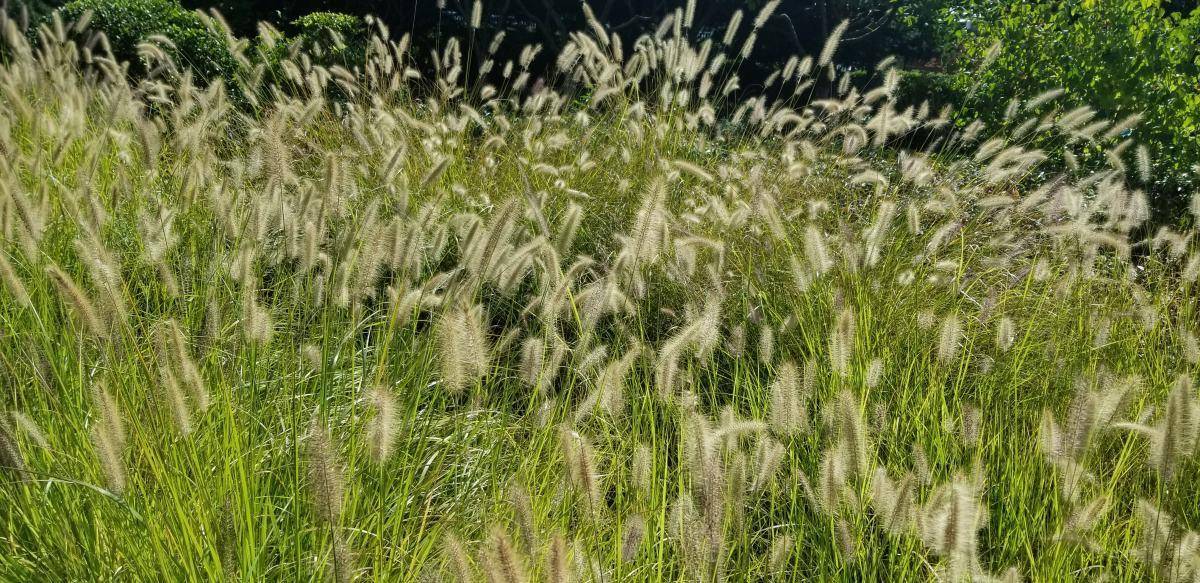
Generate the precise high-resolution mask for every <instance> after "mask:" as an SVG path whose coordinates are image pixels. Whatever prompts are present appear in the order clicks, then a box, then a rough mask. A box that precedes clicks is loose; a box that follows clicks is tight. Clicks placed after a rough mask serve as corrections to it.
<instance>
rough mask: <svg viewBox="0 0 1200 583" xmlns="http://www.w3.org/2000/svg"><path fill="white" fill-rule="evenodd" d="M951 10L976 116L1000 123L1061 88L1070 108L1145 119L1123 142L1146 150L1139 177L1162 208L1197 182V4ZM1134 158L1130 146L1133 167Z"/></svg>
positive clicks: (962, 77) (1114, 2) (1075, 1)
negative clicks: (1015, 106)
mask: <svg viewBox="0 0 1200 583" xmlns="http://www.w3.org/2000/svg"><path fill="white" fill-rule="evenodd" d="M946 14H947V15H948V17H949V19H950V20H951V24H952V30H954V31H955V32H956V36H957V39H956V40H957V43H956V44H957V47H958V50H960V51H961V53H960V61H959V62H958V63H957V73H956V77H957V85H958V87H959V88H960V89H962V90H964V91H967V92H969V93H970V98H969V100H968V101H967V102H966V104H965V105H966V106H967V107H968V108H969V110H970V111H969V112H968V113H969V114H970V115H978V116H982V117H984V118H988V119H991V120H992V121H1001V120H1002V119H1003V117H1004V115H1005V112H1006V111H1007V110H1008V103H1009V102H1010V101H1011V100H1013V99H1018V98H1029V97H1032V96H1034V95H1037V94H1038V93H1041V92H1043V91H1046V90H1049V89H1053V88H1062V89H1064V90H1065V94H1064V96H1063V99H1064V100H1065V101H1064V103H1067V102H1070V103H1071V106H1077V105H1082V104H1086V105H1090V106H1092V107H1094V108H1096V109H1097V110H1098V111H1099V113H1100V114H1101V115H1105V116H1107V117H1110V118H1121V117H1124V116H1127V115H1133V114H1140V115H1141V116H1142V120H1141V122H1140V124H1138V126H1137V127H1136V128H1135V129H1133V130H1132V131H1131V132H1130V133H1129V134H1128V136H1122V137H1129V138H1132V139H1133V140H1135V141H1136V142H1137V143H1139V144H1143V145H1146V146H1147V147H1148V148H1149V150H1150V152H1151V154H1152V160H1151V164H1150V166H1151V172H1150V173H1149V174H1150V175H1149V176H1146V177H1142V178H1144V179H1148V180H1144V182H1145V186H1147V187H1148V189H1149V191H1150V192H1151V193H1152V194H1153V195H1154V197H1155V198H1156V201H1155V202H1156V206H1158V207H1159V208H1160V209H1163V208H1166V207H1170V206H1172V203H1173V202H1177V201H1180V200H1183V198H1184V197H1183V196H1181V195H1180V193H1181V190H1185V191H1190V189H1191V188H1194V186H1195V185H1196V184H1197V183H1198V180H1197V176H1196V173H1197V169H1196V168H1195V165H1196V164H1197V163H1198V162H1200V137H1198V131H1200V53H1198V51H1197V47H1196V44H1195V41H1196V38H1197V37H1198V35H1200V8H1195V9H1186V8H1183V7H1182V3H1175V4H1172V3H1169V2H1163V1H1162V0H1068V1H1066V2H1060V1H1034V2H996V1H992V0H982V1H975V2H965V3H960V5H959V6H957V7H954V8H953V9H948V10H947V11H946ZM1067 107H1068V108H1069V107H1070V106H1067ZM1018 121H1019V120H1018ZM1135 152H1136V148H1129V149H1128V150H1127V157H1128V160H1127V161H1128V163H1129V165H1130V168H1131V169H1135V168H1136V167H1137V165H1138V161H1137V160H1136V159H1135V158H1136V155H1135ZM1131 174H1132V175H1137V174H1139V172H1136V171H1134V172H1131Z"/></svg>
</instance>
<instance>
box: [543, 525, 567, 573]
mask: <svg viewBox="0 0 1200 583" xmlns="http://www.w3.org/2000/svg"><path fill="white" fill-rule="evenodd" d="M567 555H568V553H567V541H566V539H564V538H563V535H562V534H561V533H557V532H556V533H554V535H553V536H551V537H550V544H549V547H548V548H547V549H546V566H545V573H546V581H548V582H549V583H570V581H571V576H572V572H571V568H570V567H569V566H568V564H569V557H568V556H567Z"/></svg>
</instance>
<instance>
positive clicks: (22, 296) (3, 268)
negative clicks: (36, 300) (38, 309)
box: [0, 252, 33, 309]
mask: <svg viewBox="0 0 1200 583" xmlns="http://www.w3.org/2000/svg"><path fill="white" fill-rule="evenodd" d="M0 281H2V282H3V283H4V287H5V288H6V289H7V290H8V295H10V296H12V299H13V301H14V302H16V304H17V305H18V306H21V307H22V308H26V309H28V308H32V307H33V302H31V301H30V300H29V292H28V291H26V289H25V284H24V283H23V282H22V281H21V277H20V276H19V275H17V272H16V270H15V269H13V266H12V264H11V263H9V262H8V257H6V256H5V254H4V253H2V252H0Z"/></svg>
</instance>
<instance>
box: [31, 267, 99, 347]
mask: <svg viewBox="0 0 1200 583" xmlns="http://www.w3.org/2000/svg"><path fill="white" fill-rule="evenodd" d="M46 275H47V276H49V277H50V281H51V282H53V283H54V287H55V288H57V289H58V293H59V295H60V296H61V297H62V299H63V301H64V302H65V303H66V304H67V305H68V306H70V307H71V310H72V311H73V312H74V313H75V316H76V317H77V318H79V320H80V321H81V322H82V324H83V325H84V327H85V328H87V329H88V331H90V332H91V333H92V334H93V335H95V336H96V337H98V338H106V337H108V328H107V327H105V326H104V324H103V323H102V322H101V321H100V316H99V315H98V314H97V312H96V306H95V304H93V303H92V300H91V299H90V298H88V296H87V294H85V293H84V292H83V290H82V289H80V287H79V285H78V284H76V283H75V280H74V279H72V278H71V276H70V275H68V274H67V273H66V272H65V271H63V270H61V269H59V268H58V266H57V265H51V266H50V267H47V268H46Z"/></svg>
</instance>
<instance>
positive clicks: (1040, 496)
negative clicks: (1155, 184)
mask: <svg viewBox="0 0 1200 583" xmlns="http://www.w3.org/2000/svg"><path fill="white" fill-rule="evenodd" d="M85 1H88V0H85ZM97 1H99V0H97ZM156 1H158V0H156ZM163 1H165V0H163ZM80 6H82V5H80ZM777 8H778V5H777V4H776V3H768V4H765V5H764V6H763V7H762V10H761V11H758V12H745V13H737V16H734V17H732V19H731V21H730V22H729V23H728V25H727V26H722V27H720V28H719V29H718V30H717V31H716V32H715V33H713V34H711V35H708V36H706V38H703V39H698V38H697V37H698V36H699V35H698V34H697V33H696V30H695V27H696V22H695V21H694V16H695V14H696V13H697V12H698V9H697V7H696V3H695V2H693V3H690V4H688V5H686V6H684V7H681V8H680V10H679V11H677V12H674V13H672V14H671V15H670V16H669V17H668V18H667V19H666V20H664V21H662V22H661V23H659V24H657V25H655V26H652V27H650V30H649V32H648V33H647V34H645V35H642V36H640V37H636V39H627V38H624V37H622V36H620V35H614V34H612V31H611V30H609V29H608V28H606V26H605V24H604V23H602V22H600V21H599V20H597V19H595V18H589V17H587V16H586V15H588V14H591V12H590V11H585V12H584V14H585V18H584V20H583V22H582V25H583V27H582V28H580V29H578V30H576V31H575V32H574V33H573V34H570V35H569V36H568V37H567V38H568V39H569V40H568V41H567V42H565V43H564V45H563V46H562V47H561V50H559V51H556V52H554V53H552V54H550V55H548V56H546V55H542V56H539V54H538V52H539V50H541V51H545V50H546V49H545V48H544V47H543V48H541V49H539V48H537V47H534V46H523V47H517V48H504V47H505V46H506V45H505V43H506V42H509V40H507V39H506V38H504V35H501V34H489V33H487V32H485V31H484V29H483V24H484V22H483V21H484V18H483V12H482V9H475V10H471V11H470V12H469V15H468V16H467V21H466V26H467V30H468V32H467V34H466V35H465V36H463V37H461V38H450V39H446V40H444V42H443V43H442V45H441V47H440V48H439V50H437V51H436V52H435V53H433V54H432V55H430V54H428V53H426V52H414V51H413V50H410V49H411V47H412V46H413V45H412V42H413V41H412V37H410V36H408V35H403V36H402V37H401V38H399V39H394V38H392V37H391V35H390V33H389V32H388V27H387V26H386V25H385V24H384V23H382V22H381V21H379V20H377V19H373V18H366V19H361V20H357V19H353V18H349V17H345V16H339V15H335V14H317V15H314V16H309V17H303V18H299V17H297V18H299V20H296V19H295V18H293V20H295V23H294V26H295V27H296V31H297V32H294V33H289V34H297V35H299V36H300V37H302V41H300V42H287V41H285V40H283V39H282V38H281V37H282V35H281V33H279V32H278V31H277V30H275V29H273V28H272V27H268V26H264V27H261V28H260V32H259V34H258V36H257V37H255V38H253V39H244V38H241V37H239V36H238V35H237V34H235V32H234V31H233V30H232V29H230V28H226V27H225V25H224V24H223V22H222V21H221V20H220V19H213V18H208V17H203V16H200V15H197V14H195V13H186V14H187V15H189V16H188V18H192V17H194V18H195V19H196V21H195V23H198V26H200V29H198V30H203V33H204V34H205V35H212V38H216V39H220V41H221V43H222V46H223V49H224V50H225V51H227V52H228V56H229V62H228V63H229V64H228V68H227V69H223V70H222V73H221V74H220V75H213V76H208V77H203V76H202V75H200V74H199V72H198V71H197V70H196V69H193V68H189V66H188V61H187V60H186V59H185V58H183V57H182V56H181V55H182V53H180V52H178V50H179V49H181V47H182V45H181V43H179V42H169V40H170V39H166V38H163V37H160V36H153V35H152V36H150V37H147V38H145V39H142V40H140V41H138V42H137V43H135V44H134V47H133V51H134V52H133V54H134V55H135V57H134V58H135V59H136V60H137V61H138V63H139V65H138V66H139V67H140V69H138V70H132V69H131V68H127V67H125V66H123V65H122V63H121V59H122V58H121V57H120V56H119V55H118V54H116V51H117V49H116V46H115V45H114V43H113V42H112V41H111V40H110V39H108V38H107V36H105V35H101V34H98V33H97V31H96V30H95V29H91V28H89V27H88V26H87V24H88V23H87V22H70V21H64V20H63V19H62V18H63V14H73V13H71V12H70V10H72V9H71V8H68V9H64V10H63V11H62V12H55V13H52V14H50V15H49V16H48V17H47V19H48V20H47V22H46V23H45V24H43V25H42V26H41V27H40V28H39V29H38V30H37V31H31V30H25V29H23V28H22V26H21V25H20V23H19V22H18V20H15V19H8V18H5V19H4V20H2V21H0V32H2V34H3V49H2V50H0V55H3V59H2V60H0V235H2V240H0V387H2V390H0V411H3V414H2V415H0V476H2V477H3V480H2V481H0V509H3V512H0V549H2V550H0V579H3V580H19V581H24V580H64V581H65V580H136V581H143V580H145V581H159V580H196V581H210V580H226V581H234V580H240V581H260V580H312V579H334V580H337V581H350V580H355V579H359V580H381V581H409V580H430V579H432V580H441V579H445V580H459V581H473V580H477V579H481V578H486V579H487V580H490V581H503V582H515V581H529V580H549V581H555V582H558V581H646V580H650V581H656V580H677V581H679V580H685V581H701V580H702V581H715V580H726V579H730V580H926V579H939V580H952V581H960V580H975V581H991V580H1005V581H1017V580H1025V579H1030V580H1039V581H1040V580H1070V579H1075V578H1089V579H1091V578H1097V579H1099V578H1101V577H1107V578H1110V579H1113V580H1143V579H1158V580H1163V581H1191V580H1195V579H1196V578H1197V577H1198V576H1200V534H1198V531H1200V503H1198V502H1200V500H1198V495H1200V488H1198V486H1200V463H1197V455H1196V454H1197V452H1198V451H1200V394H1198V393H1197V389H1196V387H1195V382H1196V376H1197V371H1198V370H1200V340H1198V338H1197V331H1198V330H1200V316H1198V314H1197V306H1198V303H1197V300H1198V299H1200V298H1198V297H1197V293H1196V285H1197V282H1198V280H1200V246H1198V245H1197V233H1196V230H1195V228H1194V227H1192V226H1191V225H1193V224H1194V221H1195V219H1196V218H1197V217H1200V201H1198V200H1197V199H1189V202H1186V203H1184V204H1183V205H1182V207H1183V208H1181V209H1180V214H1179V215H1178V217H1176V221H1175V224H1174V225H1171V226H1164V227H1161V228H1158V229H1150V228H1148V226H1147V225H1148V224H1149V223H1148V221H1149V219H1150V215H1151V212H1150V199H1149V198H1148V196H1147V194H1146V191H1145V190H1144V189H1142V187H1143V186H1144V185H1145V183H1146V182H1147V180H1146V178H1147V177H1148V176H1150V175H1153V174H1154V173H1155V172H1158V170H1156V169H1151V168H1150V167H1151V166H1152V158H1151V156H1150V154H1149V148H1148V147H1146V145H1145V144H1142V143H1139V142H1138V141H1137V140H1136V139H1135V137H1136V136H1138V135H1139V133H1138V132H1139V129H1138V128H1139V127H1140V126H1139V125H1137V120H1136V119H1129V118H1128V117H1116V118H1112V119H1108V118H1105V116H1104V115H1103V114H1101V113H1099V112H1097V111H1096V110H1093V109H1091V108H1088V107H1084V106H1079V105H1077V104H1075V103H1072V102H1071V101H1069V99H1070V98H1071V97H1072V95H1071V94H1070V93H1066V94H1064V92H1062V91H1047V92H1043V93H1040V94H1038V95H1032V96H1029V97H1026V98H1020V99H1016V100H1015V101H1013V103H1012V104H1011V105H1006V106H1005V108H1006V112H1005V113H1006V115H1005V116H1004V118H1007V119H1008V120H1009V121H1008V122H1006V123H991V124H984V123H982V122H980V123H972V122H968V121H965V120H964V119H962V118H961V117H960V116H959V114H956V113H955V110H954V109H952V108H941V107H934V106H931V105H930V104H929V103H928V102H925V103H911V104H910V103H907V102H903V101H900V98H901V96H902V95H908V93H906V91H905V86H904V83H905V73H904V72H903V71H902V70H901V69H900V68H899V66H898V65H897V62H896V61H894V60H885V61H882V62H879V63H878V64H876V65H872V66H871V67H870V68H867V69H864V68H861V67H838V66H835V65H834V62H835V57H836V56H837V55H838V54H839V53H838V50H839V46H840V44H839V40H840V39H841V38H842V37H843V36H844V35H845V34H846V33H847V31H848V30H851V29H850V28H849V26H850V25H849V24H848V23H846V24H841V25H839V24H837V23H834V24H833V26H832V27H831V28H830V37H829V38H828V39H826V41H825V42H824V44H822V45H820V46H819V47H818V48H817V49H816V50H814V51H813V52H812V54H810V55H796V56H794V57H792V58H786V59H783V60H781V61H780V62H778V63H776V64H774V65H773V66H771V68H770V71H769V72H768V73H767V74H766V75H765V76H763V77H762V82H761V83H758V84H757V86H756V87H753V88H751V87H749V86H747V85H746V84H744V83H743V82H742V78H741V76H740V74H741V72H742V70H743V67H757V66H760V64H755V63H753V62H752V61H753V58H752V56H753V55H754V54H755V52H756V48H755V47H756V44H755V43H756V41H757V39H759V38H763V36H764V33H763V31H764V27H766V26H767V25H768V23H770V22H772V21H773V14H772V11H773V10H775V9H777ZM985 8H986V7H985ZM85 14H90V15H91V21H92V23H95V22H102V21H103V22H122V21H119V20H104V18H107V17H103V18H100V20H97V18H99V16H98V12H95V11H94V12H91V13H89V12H86V11H84V12H80V13H79V15H80V17H81V18H82V17H83V16H84V15H85ZM160 16H162V17H163V18H165V19H168V20H172V19H176V18H177V17H178V16H177V15H175V16H172V13H168V12H165V11H164V12H163V13H162V14H161V15H160ZM289 18H292V17H291V16H290V15H289ZM84 20H86V19H84ZM172 21H173V22H178V23H184V21H183V20H172ZM127 22H129V23H132V24H130V26H132V25H133V24H137V23H139V22H141V21H140V20H130V21H127ZM187 22H192V21H190V20H188V21H187ZM195 23H193V24H195ZM185 24H186V23H185ZM112 26H116V25H115V24H114V25H112ZM180 26H183V24H180ZM188 26H191V24H188ZM121 30H125V29H121ZM509 54H511V55H514V57H513V58H511V59H510V58H508V57H506V56H505V55H509ZM542 57H546V58H548V59H549V61H550V63H551V65H549V66H551V67H553V74H543V73H539V72H538V71H536V70H534V69H532V67H534V66H535V64H536V62H539V61H538V59H539V58H542ZM990 60H994V61H995V62H1002V60H1003V57H1002V56H996V57H995V58H994V59H990ZM1005 66H1009V65H1005ZM980 79H982V81H980V82H979V83H978V85H979V87H980V88H979V89H978V90H977V92H979V93H980V94H982V92H985V91H986V92H993V93H994V92H995V91H998V90H999V89H997V85H996V84H997V83H1000V81H997V80H995V79H993V78H991V77H981V78H980ZM1013 91H1014V94H1015V93H1016V88H1014V89H1013ZM1124 111H1125V110H1121V111H1120V112H1121V113H1124ZM1149 115H1150V114H1147V118H1149ZM1138 152H1142V153H1141V154H1137V153H1138ZM1085 153H1086V156H1085Z"/></svg>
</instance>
